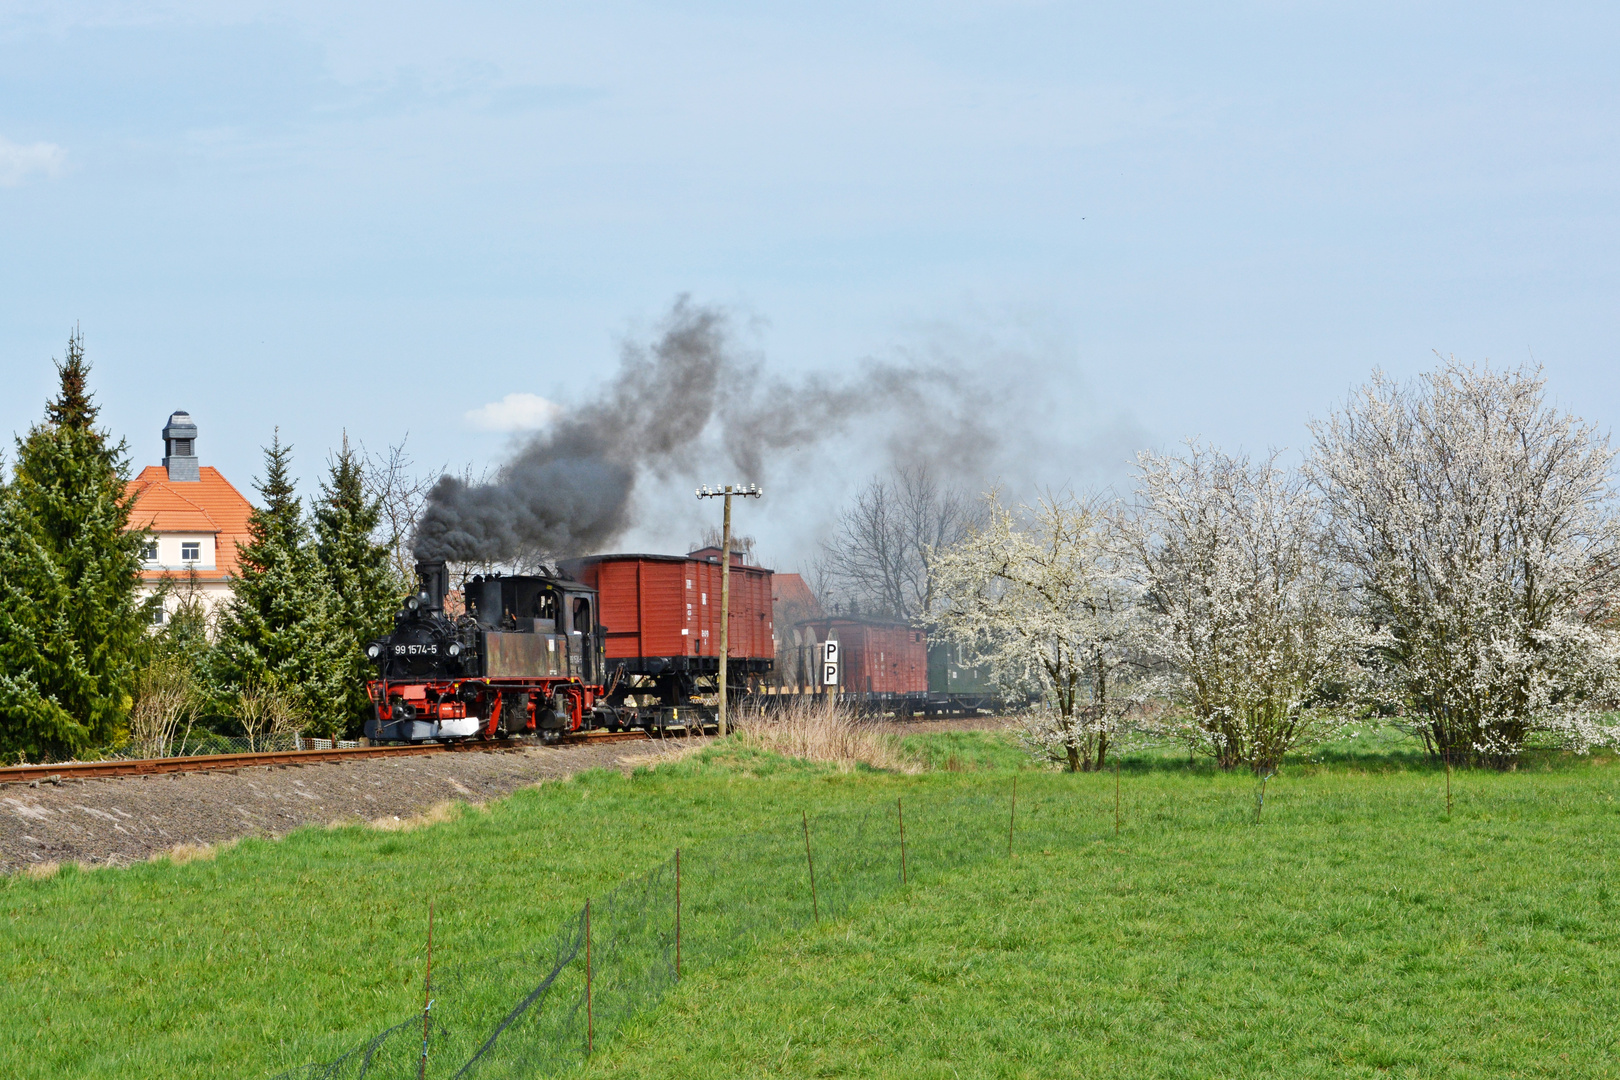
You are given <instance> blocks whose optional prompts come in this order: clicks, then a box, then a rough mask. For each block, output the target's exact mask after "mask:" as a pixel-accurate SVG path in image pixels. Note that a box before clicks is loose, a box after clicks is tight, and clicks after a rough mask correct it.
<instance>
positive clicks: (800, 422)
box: [415, 297, 1004, 563]
mask: <svg viewBox="0 0 1620 1080" xmlns="http://www.w3.org/2000/svg"><path fill="white" fill-rule="evenodd" d="M994 412H995V399H994V394H993V393H992V392H991V391H989V390H987V389H986V387H984V386H982V385H979V384H978V383H977V382H976V381H975V380H973V379H970V378H969V377H968V376H967V374H966V373H964V372H963V371H962V370H961V369H960V368H958V367H956V366H954V365H953V364H950V363H948V362H944V361H914V362H903V363H889V362H876V361H874V362H869V363H867V364H866V365H865V366H864V368H863V370H862V371H861V372H860V373H859V374H858V375H856V376H854V377H853V378H849V379H844V380H835V379H828V378H811V379H807V380H804V381H801V382H797V383H792V382H787V381H784V380H782V379H779V378H772V377H768V376H767V375H766V374H765V373H764V371H763V365H762V363H761V361H760V360H759V358H758V357H755V356H752V355H750V354H748V353H747V352H746V351H744V350H742V349H740V348H739V347H738V346H737V345H736V344H735V342H734V340H733V337H732V334H731V332H730V327H729V325H728V321H727V318H726V316H725V314H724V313H723V312H722V311H720V310H719V309H716V308H712V307H706V306H703V305H698V304H693V303H692V302H690V301H689V300H688V299H686V298H684V297H683V298H681V299H679V300H677V301H676V303H675V305H674V307H673V308H672V309H671V311H670V313H669V315H668V316H667V318H666V319H665V322H664V325H663V328H662V332H661V333H660V334H659V335H658V337H657V339H656V340H655V341H653V342H652V343H651V344H649V345H637V344H630V345H627V346H626V347H625V349H624V353H623V356H622V359H621V362H620V366H619V371H618V373H617V375H616V376H615V378H614V379H613V381H612V383H611V384H610V385H609V386H607V387H605V388H604V389H603V390H602V392H601V393H600V394H599V395H598V396H597V397H596V398H595V399H594V400H591V401H588V402H586V403H584V404H582V405H580V406H577V407H574V408H567V409H564V410H563V411H562V412H561V413H559V414H558V415H557V416H556V418H555V419H554V421H553V422H552V423H551V424H550V426H548V427H547V428H546V429H545V430H543V431H541V432H538V433H537V434H536V435H534V436H533V437H532V438H531V439H530V440H529V442H528V443H527V444H526V445H524V446H523V447H522V449H521V450H519V451H518V453H517V454H516V455H515V456H514V457H513V458H512V460H511V461H509V462H507V463H506V464H505V465H503V466H502V467H501V468H500V469H499V471H498V472H496V473H495V475H494V476H493V478H491V479H490V480H488V481H487V482H472V481H468V480H463V479H458V478H455V477H451V476H444V477H441V478H440V479H439V481H438V483H437V484H436V485H435V486H434V488H433V489H432V492H431V494H430V495H429V499H428V505H427V509H426V511H425V513H424V515H423V517H422V519H421V521H420V523H419V524H418V526H417V532H416V539H415V551H416V556H417V558H419V559H446V560H452V561H462V562H481V563H509V562H514V561H517V560H520V559H527V558H532V557H533V555H534V554H535V553H536V552H543V553H546V554H548V555H550V556H570V555H581V554H591V553H595V552H598V551H601V550H603V549H604V548H605V547H606V546H607V545H610V544H612V543H613V542H614V541H615V540H617V539H618V538H619V537H620V536H622V535H623V534H624V533H625V531H626V530H627V529H629V528H630V527H631V526H632V525H634V524H635V521H636V517H637V514H636V489H637V485H638V483H641V482H644V481H649V480H654V481H660V482H668V481H673V480H676V479H679V480H682V481H683V482H691V481H692V480H693V478H694V476H695V473H696V470H697V468H698V467H699V466H702V467H703V468H704V469H705V470H707V471H709V474H708V475H706V476H705V477H704V479H705V480H707V481H708V482H713V481H714V480H715V479H716V477H715V476H713V475H712V470H713V469H714V467H715V466H716V464H717V463H719V462H721V461H727V462H729V463H730V465H731V466H732V468H733V470H734V472H733V474H732V475H729V476H723V477H720V479H724V480H728V481H729V480H739V481H742V482H745V483H747V482H759V483H763V482H764V481H765V480H766V473H767V471H768V469H769V468H770V467H771V465H772V463H773V461H775V460H776V459H777V458H778V457H779V456H781V455H783V454H785V453H789V452H799V451H804V450H808V449H813V448H815V447H816V446H818V445H821V444H823V443H826V442H827V441H828V440H831V439H834V438H837V437H839V436H841V435H843V434H845V433H847V432H849V431H850V430H851V429H852V428H854V427H857V426H858V427H859V428H860V429H861V430H862V431H863V432H865V433H868V434H871V435H873V436H875V437H876V438H877V440H878V441H879V442H880V443H881V444H882V446H883V447H884V450H885V453H886V455H887V457H888V459H889V462H893V463H902V464H924V463H926V464H928V465H929V466H930V467H932V468H934V469H936V470H938V472H939V473H941V474H942V475H963V474H964V473H966V472H969V471H971V470H973V469H975V468H976V467H979V466H982V464H983V463H984V462H985V461H988V460H990V458H991V457H992V456H993V455H994V454H995V452H996V449H997V447H998V444H999V441H1000V435H1001V430H1000V429H1001V428H1003V426H1004V425H1000V424H995V423H992V422H990V421H989V420H988V419H987V418H988V417H990V416H991V415H992V414H993V413H994ZM886 463H887V462H886Z"/></svg>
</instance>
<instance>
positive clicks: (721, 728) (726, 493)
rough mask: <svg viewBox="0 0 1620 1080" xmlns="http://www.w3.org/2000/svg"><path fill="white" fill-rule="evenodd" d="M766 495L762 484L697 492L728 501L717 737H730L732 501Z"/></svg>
mask: <svg viewBox="0 0 1620 1080" xmlns="http://www.w3.org/2000/svg"><path fill="white" fill-rule="evenodd" d="M764 494H765V492H764V491H762V490H761V489H760V487H759V485H758V484H748V485H747V486H744V485H742V484H726V485H724V486H719V487H712V488H711V487H709V486H708V485H707V484H705V485H704V486H703V487H700V488H698V489H697V497H698V498H700V499H724V500H725V514H724V524H723V525H722V527H721V530H720V715H719V717H718V718H717V722H716V724H715V734H716V735H718V736H720V737H721V738H724V737H725V734H726V669H727V668H728V667H730V666H731V498H732V496H733V495H735V496H738V497H740V498H744V499H758V498H760V497H761V496H763V495H764Z"/></svg>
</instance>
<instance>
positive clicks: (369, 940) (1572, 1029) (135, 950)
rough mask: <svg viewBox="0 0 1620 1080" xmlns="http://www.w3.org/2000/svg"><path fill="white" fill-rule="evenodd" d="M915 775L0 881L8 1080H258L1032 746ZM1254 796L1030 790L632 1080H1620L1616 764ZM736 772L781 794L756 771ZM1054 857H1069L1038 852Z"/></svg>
mask: <svg viewBox="0 0 1620 1080" xmlns="http://www.w3.org/2000/svg"><path fill="white" fill-rule="evenodd" d="M920 745H922V746H923V747H924V748H926V751H927V752H928V754H929V756H930V757H931V758H932V759H933V760H935V761H936V762H938V763H939V764H941V765H944V764H946V763H948V762H949V761H950V759H951V758H953V757H954V758H955V759H956V762H957V763H958V764H959V765H962V766H963V767H965V768H967V769H969V770H972V769H973V768H974V767H977V768H978V770H979V771H965V772H961V773H957V772H943V773H935V774H931V775H928V776H922V777H887V776H870V775H868V776H829V775H827V774H825V773H823V772H820V771H817V770H813V769H806V768H794V767H783V766H780V765H779V764H777V763H774V762H771V761H769V760H764V759H755V760H752V761H744V762H737V761H736V760H732V761H730V762H729V763H728V762H719V763H694V762H688V763H684V764H682V765H681V766H678V767H675V768H669V769H660V770H659V771H658V772H657V773H654V774H652V775H641V776H638V777H636V778H634V779H629V780H625V779H620V778H618V777H613V776H606V775H601V774H596V775H592V776H589V777H586V778H582V779H580V780H577V781H575V782H573V783H569V784H562V785H547V786H545V787H543V788H540V789H535V790H531V791H526V792H523V793H520V794H519V795H518V796H516V797H514V798H513V799H511V800H508V801H507V802H504V803H502V804H499V805H497V806H495V807H493V808H491V809H490V810H489V811H486V812H479V813H469V814H466V815H464V816H463V817H462V818H461V819H460V820H457V821H453V822H449V823H445V824H441V825H436V826H433V827H431V828H427V829H422V830H419V831H416V832H411V833H402V834H387V833H376V832H371V831H369V830H363V829H359V828H353V829H342V830H306V831H303V832H300V833H297V834H294V835H293V836H291V837H289V838H287V839H285V840H283V841H280V842H276V843H270V842H262V841H250V842H247V843H244V844H242V845H239V846H238V847H236V848H234V849H232V850H229V851H227V852H225V853H223V854H222V855H221V856H220V857H219V858H218V859H217V860H216V861H213V862H204V863H192V864H190V865H187V866H181V867H176V866H169V865H166V864H152V865H148V866H142V867H137V868H134V869H131V870H124V871H98V872H94V873H77V872H71V871H70V872H65V873H64V874H63V875H62V876H60V877H59V878H57V879H55V880H52V881H28V880H25V879H12V880H9V881H6V882H5V883H4V884H3V885H0V932H3V934H4V936H5V938H6V940H5V942H4V944H5V946H6V947H5V948H4V950H3V952H0V987H3V988H0V1075H5V1076H58V1075H119V1076H126V1075H152V1076H157V1075H164V1076H185V1075H191V1076H216V1075H229V1074H234V1075H244V1076H253V1075H264V1074H265V1073H266V1072H269V1071H274V1070H275V1069H277V1068H280V1067H284V1066H287V1065H293V1064H299V1063H302V1062H305V1061H310V1060H316V1059H319V1058H322V1057H329V1056H331V1055H332V1054H334V1053H336V1052H339V1051H341V1050H342V1049H345V1048H347V1046H349V1045H351V1044H352V1043H353V1042H354V1041H356V1040H357V1039H359V1038H361V1037H363V1036H364V1035H366V1034H369V1033H370V1032H371V1031H373V1030H376V1029H377V1028H379V1027H381V1026H383V1025H384V1024H386V1023H389V1022H391V1021H392V1020H394V1019H396V1018H397V1017H398V1016H399V1015H401V1013H402V1012H406V1011H408V1010H409V1009H410V1008H411V1007H412V1006H413V1004H414V1003H416V1000H417V998H416V995H417V993H418V989H419V986H420V981H419V980H420V972H421V930H422V922H423V907H424V905H425V900H426V897H428V896H429V895H432V896H435V897H436V898H437V900H438V904H439V911H440V918H441V921H440V924H439V927H440V928H439V937H438V944H437V947H436V949H435V953H436V956H437V957H438V958H439V959H440V961H441V962H452V961H455V960H468V959H475V958H477V957H479V956H481V955H487V954H491V953H498V952H503V951H505V950H506V949H508V948H510V947H511V944H512V943H513V942H515V941H526V940H529V939H531V938H533V937H536V936H539V935H540V934H541V933H543V932H546V931H549V930H550V928H551V927H552V926H553V925H554V924H555V923H556V922H557V921H558V920H559V919H560V918H562V917H563V916H565V915H566V914H568V913H569V912H571V911H572V910H574V909H575V908H576V907H577V905H578V904H579V903H580V902H581V901H582V900H583V899H584V898H585V897H586V896H587V895H600V894H601V893H602V892H603V891H604V890H605V889H606V888H608V887H609V886H611V884H612V883H614V882H615V881H617V880H619V879H620V878H621V877H622V876H624V875H625V874H629V873H634V872H636V871H639V870H641V869H643V868H645V867H646V866H648V865H650V864H652V863H655V862H657V861H658V860H660V859H662V858H664V857H665V856H666V855H667V853H668V851H669V850H670V848H671V847H673V846H674V845H675V843H677V842H680V843H682V844H687V845H690V844H692V843H693V842H694V841H695V840H700V839H702V838H703V837H723V836H726V835H730V834H733V833H735V832H738V831H741V830H746V829H749V828H751V827H753V826H755V825H759V824H764V823H775V822H780V820H781V819H782V818H783V817H784V816H796V815H797V811H798V809H799V808H800V807H801V806H804V807H809V808H811V809H812V810H814V809H815V808H816V807H826V806H833V805H840V804H846V803H849V802H852V801H868V800H877V799H889V798H891V797H892V796H893V795H894V794H895V793H896V792H900V791H905V792H915V791H918V789H934V790H938V789H941V788H954V787H958V786H968V787H971V786H982V785H986V784H988V785H991V786H992V787H994V788H995V789H997V790H1003V789H1004V788H1005V786H1006V782H1007V774H1006V772H986V771H983V770H985V769H1006V768H1011V767H1016V766H1017V764H1018V762H1019V758H1018V755H1017V753H1016V751H1014V750H1012V749H1011V748H1009V747H1007V746H1005V745H1000V744H997V743H995V742H994V741H992V740H988V739H985V738H984V737H980V736H962V735H956V736H931V737H928V738H927V739H925V740H924V741H923V742H922V743H921V744H920ZM1323 756H1324V757H1325V758H1327V759H1328V760H1329V761H1332V762H1336V763H1332V764H1327V765H1317V766H1310V765H1305V766H1299V767H1296V768H1294V769H1291V770H1290V771H1289V773H1287V774H1285V776H1284V777H1283V778H1282V779H1280V780H1278V781H1274V782H1273V783H1272V785H1271V788H1270V791H1269V793H1268V797H1267V803H1266V811H1265V821H1264V823H1263V824H1262V825H1260V826H1258V827H1256V826H1253V825H1252V824H1249V823H1247V821H1246V819H1247V818H1248V817H1250V816H1252V812H1253V800H1252V792H1253V785H1252V783H1251V782H1249V781H1247V780H1245V779H1244V778H1241V777H1220V776H1212V775H1210V774H1209V773H1208V772H1207V771H1204V770H1188V769H1186V768H1185V767H1184V766H1183V765H1179V764H1176V765H1172V764H1170V763H1166V762H1144V763H1142V764H1141V765H1140V766H1139V767H1138V768H1136V769H1133V770H1127V773H1126V776H1125V783H1124V790H1125V799H1126V823H1125V825H1126V827H1125V831H1124V834H1123V835H1122V836H1121V837H1120V838H1119V839H1118V840H1117V841H1116V840H1115V839H1114V837H1113V825H1112V794H1113V792H1112V786H1113V785H1112V778H1110V777H1102V776H1081V777H1066V776H1054V775H1032V774H1026V775H1025V776H1024V777H1022V778H1021V779H1020V804H1021V805H1023V806H1026V807H1027V810H1026V812H1025V814H1024V815H1023V817H1024V820H1023V821H1022V822H1021V831H1020V846H1021V850H1022V851H1023V852H1024V853H1023V854H1022V855H1021V856H1020V857H1019V858H1018V859H1015V860H1014V861H1013V862H1012V863H1011V864H1010V865H1009V864H1007V863H1006V862H1004V861H1003V862H998V863H995V864H992V865H989V866H986V867H983V868H981V869H979V870H977V871H967V872H962V873H957V874H951V875H945V876H941V877H936V878H935V879H933V880H932V881H928V882H925V883H923V884H921V885H919V886H916V887H914V888H913V889H912V890H911V891H910V892H909V893H908V894H905V895H895V896H893V897H891V898H890V899H888V900H885V901H882V902H880V903H878V904H875V905H872V906H870V907H867V908H865V909H862V910H859V911H857V912H856V914H855V915H854V916H853V917H852V918H850V919H847V920H844V921H841V922H837V923H828V924H824V925H823V926H821V927H820V928H819V929H816V930H811V931H806V932H804V933H800V934H794V935H791V936H789V937H788V938H786V939H783V940H779V941H775V942H769V943H767V944H766V945H765V947H764V948H763V949H762V951H761V952H759V953H756V954H754V955H753V956H752V957H749V958H747V959H744V960H743V961H741V962H739V963H737V964H734V965H731V966H728V967H725V968H722V969H718V970H710V971H707V972H696V973H693V975H692V977H691V978H689V979H688V981H687V982H686V983H685V984H683V986H682V988H681V989H680V990H679V991H677V992H676V993H675V994H674V995H673V996H672V997H671V998H670V999H669V1001H668V1002H667V1003H666V1005H665V1006H664V1007H662V1008H660V1009H659V1010H657V1011H656V1012H654V1013H653V1014H651V1015H650V1016H648V1017H645V1018H643V1020H641V1021H640V1022H638V1023H636V1024H635V1025H634V1026H633V1027H632V1029H631V1030H630V1031H627V1032H626V1033H625V1034H624V1035H623V1036H621V1037H620V1038H619V1039H618V1040H616V1041H614V1042H613V1043H611V1044H610V1045H609V1046H608V1047H607V1048H606V1049H605V1053H603V1054H601V1055H599V1056H598V1059H597V1060H596V1062H595V1063H594V1064H593V1065H592V1071H596V1072H601V1073H611V1074H614V1075H627V1076H632V1075H657V1076H666V1075H677V1076H730V1075H738V1074H739V1073H770V1072H781V1073H783V1074H786V1075H886V1076H887V1075H892V1076H935V1075H937V1076H942V1077H944V1076H953V1075H955V1076H982V1075H1030V1076H1035V1075H1043V1076H1044V1075H1070V1074H1073V1075H1081V1074H1085V1075H1092V1074H1094V1073H1097V1072H1099V1071H1101V1070H1103V1069H1106V1070H1108V1072H1109V1073H1111V1074H1117V1075H1121V1076H1196V1075H1211V1076H1216V1075H1219V1076H1245V1075H1274V1076H1292V1075H1313V1074H1314V1075H1345V1074H1350V1075H1354V1074H1356V1073H1357V1072H1365V1073H1368V1074H1369V1075H1370V1074H1371V1071H1372V1070H1376V1069H1379V1068H1387V1069H1389V1070H1391V1071H1392V1072H1393V1073H1396V1074H1401V1073H1411V1074H1414V1075H1459V1076H1465V1075H1481V1076H1483V1075H1505V1074H1508V1073H1512V1072H1515V1071H1517V1072H1519V1073H1521V1074H1523V1075H1555V1074H1556V1075H1588V1076H1601V1075H1610V1073H1606V1072H1605V1071H1604V1070H1605V1069H1610V1068H1612V1066H1610V1065H1609V1064H1608V1058H1609V1057H1610V1056H1611V1055H1612V1052H1613V1049H1614V1047H1613V1044H1612V1036H1610V1035H1609V1034H1608V1028H1607V1024H1606V1018H1607V1017H1609V1016H1612V1015H1613V1014H1614V1013H1615V1012H1616V1010H1617V1007H1620V989H1616V987H1615V986H1614V984H1613V979H1612V973H1613V971H1614V970H1615V967H1616V961H1617V960H1620V939H1617V937H1616V935H1615V933H1614V925H1615V923H1614V920H1615V916H1616V904H1617V903H1620V895H1617V896H1615V897H1611V895H1610V886H1609V884H1608V874H1609V870H1610V867H1611V865H1612V863H1613V858H1614V855H1615V854H1616V847H1617V846H1620V834H1617V832H1616V830H1615V825H1616V824H1620V820H1617V818H1616V812H1617V809H1620V807H1617V806H1616V804H1615V802H1614V798H1613V792H1614V788H1615V784H1614V779H1616V778H1620V777H1613V776H1612V775H1611V773H1612V766H1611V765H1609V764H1608V763H1607V761H1606V760H1605V761H1602V762H1591V763H1584V762H1583V763H1577V764H1573V765H1564V766H1560V767H1558V768H1556V769H1553V770H1551V771H1532V772H1521V773H1519V774H1516V775H1507V776H1497V775H1478V774H1471V775H1468V776H1466V777H1462V778H1460V779H1459V782H1458V803H1457V810H1456V813H1455V814H1454V815H1453V818H1452V820H1450V821H1446V820H1445V818H1444V814H1443V802H1442V796H1441V794H1440V792H1441V783H1442V780H1441V778H1440V777H1439V776H1437V775H1436V774H1434V773H1433V772H1430V771H1427V770H1421V769H1419V770H1411V769H1407V768H1405V767H1404V763H1403V761H1402V760H1401V759H1400V758H1398V757H1385V758H1373V759H1365V758H1363V759H1352V760H1353V761H1360V762H1362V763H1363V764H1366V763H1371V764H1374V765H1376V766H1377V769H1376V772H1377V773H1380V774H1381V775H1375V774H1373V773H1370V772H1367V771H1364V770H1362V769H1357V768H1352V767H1348V766H1346V765H1345V764H1344V762H1343V760H1341V759H1336V758H1335V757H1334V755H1332V754H1330V755H1323ZM739 765H742V766H744V767H747V768H751V769H753V770H754V771H755V772H763V773H766V774H767V775H748V774H745V773H743V772H740V771H739V770H738V766H739ZM1043 850H1045V851H1050V852H1052V854H1050V855H1045V854H1041V853H1040V852H1042V851H1043Z"/></svg>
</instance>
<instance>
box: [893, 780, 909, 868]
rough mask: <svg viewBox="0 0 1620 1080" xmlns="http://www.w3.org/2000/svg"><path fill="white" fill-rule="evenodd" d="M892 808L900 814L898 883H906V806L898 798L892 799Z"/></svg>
mask: <svg viewBox="0 0 1620 1080" xmlns="http://www.w3.org/2000/svg"><path fill="white" fill-rule="evenodd" d="M894 808H895V810H896V811H898V812H899V814H900V884H902V885H904V884H905V883H906V808H905V806H904V805H903V804H902V803H901V801H900V799H899V798H896V799H895V800H894Z"/></svg>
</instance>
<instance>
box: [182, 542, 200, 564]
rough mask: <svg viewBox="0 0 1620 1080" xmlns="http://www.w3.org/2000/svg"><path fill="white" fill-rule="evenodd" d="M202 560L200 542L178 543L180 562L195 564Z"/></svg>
mask: <svg viewBox="0 0 1620 1080" xmlns="http://www.w3.org/2000/svg"><path fill="white" fill-rule="evenodd" d="M201 558H202V541H201V540H183V541H181V542H180V561H181V562H196V561H197V560H199V559H201Z"/></svg>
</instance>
